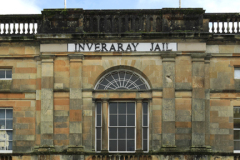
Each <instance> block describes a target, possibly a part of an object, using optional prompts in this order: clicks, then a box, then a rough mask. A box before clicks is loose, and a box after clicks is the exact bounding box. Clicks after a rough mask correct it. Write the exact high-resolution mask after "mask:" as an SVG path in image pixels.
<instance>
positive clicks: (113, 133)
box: [109, 127, 117, 139]
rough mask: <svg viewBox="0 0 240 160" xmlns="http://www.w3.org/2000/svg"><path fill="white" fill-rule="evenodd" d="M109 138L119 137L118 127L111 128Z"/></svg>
mask: <svg viewBox="0 0 240 160" xmlns="http://www.w3.org/2000/svg"><path fill="white" fill-rule="evenodd" d="M109 138H110V139H117V128H112V127H111V128H109Z"/></svg>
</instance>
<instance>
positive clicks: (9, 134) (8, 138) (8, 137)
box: [6, 131, 12, 140]
mask: <svg viewBox="0 0 240 160" xmlns="http://www.w3.org/2000/svg"><path fill="white" fill-rule="evenodd" d="M6 140H12V131H7V133H6Z"/></svg>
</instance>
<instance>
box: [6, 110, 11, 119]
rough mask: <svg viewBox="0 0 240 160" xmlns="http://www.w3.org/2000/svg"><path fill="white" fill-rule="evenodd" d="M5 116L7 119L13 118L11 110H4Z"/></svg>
mask: <svg viewBox="0 0 240 160" xmlns="http://www.w3.org/2000/svg"><path fill="white" fill-rule="evenodd" d="M6 116H7V118H13V110H12V109H6Z"/></svg>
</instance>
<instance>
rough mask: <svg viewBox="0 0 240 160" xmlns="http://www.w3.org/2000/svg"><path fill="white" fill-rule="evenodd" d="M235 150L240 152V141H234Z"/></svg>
mask: <svg viewBox="0 0 240 160" xmlns="http://www.w3.org/2000/svg"><path fill="white" fill-rule="evenodd" d="M234 150H240V141H234Z"/></svg>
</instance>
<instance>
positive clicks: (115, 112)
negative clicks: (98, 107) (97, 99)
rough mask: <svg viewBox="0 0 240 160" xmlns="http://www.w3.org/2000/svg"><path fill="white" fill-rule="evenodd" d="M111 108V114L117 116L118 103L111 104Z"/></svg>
mask: <svg viewBox="0 0 240 160" xmlns="http://www.w3.org/2000/svg"><path fill="white" fill-rule="evenodd" d="M109 106H110V114H117V103H115V102H114V103H112V102H111V103H109Z"/></svg>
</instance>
